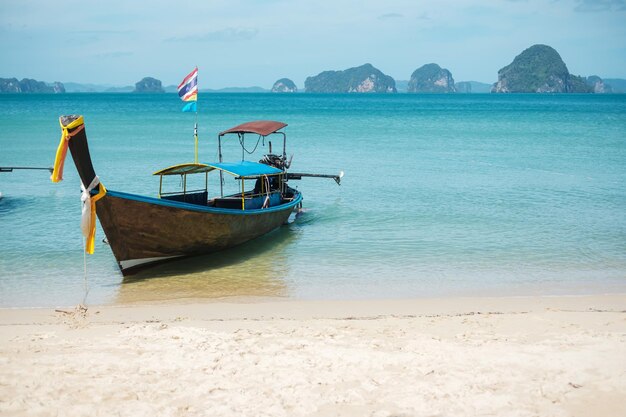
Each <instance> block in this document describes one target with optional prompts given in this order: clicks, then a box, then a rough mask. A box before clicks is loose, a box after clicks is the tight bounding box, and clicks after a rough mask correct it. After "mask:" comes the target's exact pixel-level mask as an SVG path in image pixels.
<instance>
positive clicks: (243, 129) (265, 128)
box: [220, 120, 287, 136]
mask: <svg viewBox="0 0 626 417" xmlns="http://www.w3.org/2000/svg"><path fill="white" fill-rule="evenodd" d="M285 126H287V123H282V122H274V121H272V120H257V121H255V122H248V123H244V124H240V125H239V126H235V127H231V128H230V129H228V130H225V131H223V132H221V133H220V136H222V135H225V134H226V133H257V134H259V135H261V136H267V135H269V134H271V133H274V132H276V131H277V130H280V129H282V128H283V127H285Z"/></svg>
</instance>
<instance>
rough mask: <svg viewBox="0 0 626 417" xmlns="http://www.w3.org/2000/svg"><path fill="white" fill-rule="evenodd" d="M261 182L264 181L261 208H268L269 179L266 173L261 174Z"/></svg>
mask: <svg viewBox="0 0 626 417" xmlns="http://www.w3.org/2000/svg"><path fill="white" fill-rule="evenodd" d="M263 182H264V183H265V200H264V201H263V206H261V208H268V207H269V206H270V179H269V178H268V176H267V175H263Z"/></svg>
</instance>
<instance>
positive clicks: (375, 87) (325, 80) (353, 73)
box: [304, 64, 397, 93]
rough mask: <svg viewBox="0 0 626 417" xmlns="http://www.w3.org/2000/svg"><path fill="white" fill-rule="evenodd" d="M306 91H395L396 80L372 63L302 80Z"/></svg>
mask: <svg viewBox="0 0 626 417" xmlns="http://www.w3.org/2000/svg"><path fill="white" fill-rule="evenodd" d="M304 88H305V91H306V92H307V93H396V92H397V91H396V82H395V81H394V79H393V78H391V77H390V76H388V75H385V74H383V73H382V72H381V71H380V70H378V69H377V68H374V66H372V64H365V65H361V66H360V67H354V68H348V69H347V70H344V71H324V72H322V73H320V74H318V75H316V76H313V77H308V78H307V79H306V80H305V82H304Z"/></svg>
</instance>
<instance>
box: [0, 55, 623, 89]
mask: <svg viewBox="0 0 626 417" xmlns="http://www.w3.org/2000/svg"><path fill="white" fill-rule="evenodd" d="M497 77H498V80H497V81H496V82H495V83H493V84H488V83H482V82H478V81H459V82H455V81H454V77H453V75H452V72H451V71H450V70H448V69H446V68H442V67H440V66H439V65H438V64H436V63H429V64H425V65H422V66H421V67H419V68H417V69H415V71H413V73H412V74H411V76H410V77H409V79H408V80H397V81H396V80H394V79H393V78H392V77H391V76H389V75H386V74H384V73H383V72H382V71H381V70H379V69H378V68H376V67H374V66H373V65H372V64H369V63H367V64H363V65H361V66H357V67H352V68H348V69H345V70H328V71H323V72H321V73H319V74H317V75H311V76H309V77H307V78H306V80H305V82H304V90H303V91H304V92H305V93H392V94H393V93H410V94H425V93H465V94H467V93H489V92H491V93H596V94H606V93H626V80H625V79H621V78H612V79H602V78H600V77H599V76H597V75H591V76H586V77H585V76H580V75H573V74H570V72H569V70H568V69H567V65H566V64H565V62H563V60H562V59H561V56H560V55H559V53H558V52H557V51H556V50H555V49H554V48H552V47H550V46H548V45H541V44H537V45H533V46H531V47H529V48H527V49H525V50H524V51H522V52H521V53H520V54H519V55H517V56H516V57H515V58H514V59H513V61H512V62H511V63H510V64H509V65H507V66H505V67H503V68H501V69H500V70H499V71H498V72H497ZM176 91H177V88H176V86H174V85H170V86H165V87H164V86H163V85H162V83H161V81H160V80H158V79H156V78H153V77H144V78H142V79H141V80H140V81H138V82H137V83H135V86H134V87H133V86H123V87H119V86H112V85H100V84H79V83H73V82H66V83H61V82H58V81H55V82H53V83H46V82H43V81H37V80H33V79H27V78H24V79H22V80H21V81H19V80H18V79H17V78H0V93H47V94H59V93H130V92H134V93H163V92H165V93H171V92H176ZM301 91H302V90H298V87H297V86H296V84H295V83H294V82H293V81H292V80H291V79H289V78H280V79H278V80H277V81H276V82H275V83H274V85H273V86H272V87H271V89H266V88H262V87H257V86H255V87H229V88H222V89H200V92H204V93H269V92H273V93H297V92H301Z"/></svg>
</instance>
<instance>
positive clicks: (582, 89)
mask: <svg viewBox="0 0 626 417" xmlns="http://www.w3.org/2000/svg"><path fill="white" fill-rule="evenodd" d="M491 91H492V92H494V93H591V92H593V89H592V88H591V87H590V86H589V85H587V82H586V80H585V79H584V78H583V77H579V76H576V75H571V74H570V73H569V71H568V70H567V66H566V65H565V62H563V60H562V59H561V56H560V55H559V53H558V52H557V51H556V50H555V49H554V48H552V47H550V46H548V45H533V46H531V47H530V48H528V49H526V50H524V51H523V52H522V53H521V54H519V55H518V56H516V57H515V59H514V60H513V62H512V63H511V64H509V65H507V66H506V67H504V68H502V69H500V71H498V82H497V83H495V84H494V85H493V87H492V89H491Z"/></svg>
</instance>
